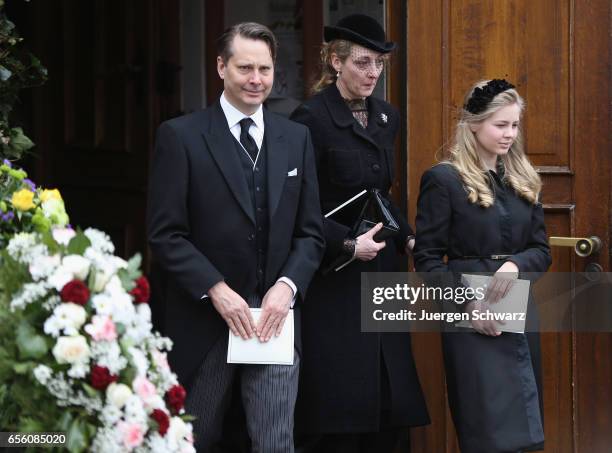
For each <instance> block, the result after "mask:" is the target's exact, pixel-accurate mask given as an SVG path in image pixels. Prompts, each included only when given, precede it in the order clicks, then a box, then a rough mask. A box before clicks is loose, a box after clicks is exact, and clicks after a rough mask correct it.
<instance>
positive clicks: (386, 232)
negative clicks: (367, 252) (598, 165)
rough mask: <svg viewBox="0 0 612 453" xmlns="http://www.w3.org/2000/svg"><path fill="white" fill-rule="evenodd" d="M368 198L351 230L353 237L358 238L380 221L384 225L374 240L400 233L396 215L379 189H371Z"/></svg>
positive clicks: (380, 240) (378, 240)
mask: <svg viewBox="0 0 612 453" xmlns="http://www.w3.org/2000/svg"><path fill="white" fill-rule="evenodd" d="M368 192H369V196H368V199H367V200H366V201H365V203H364V204H363V208H361V214H359V217H358V219H357V222H356V223H355V225H354V226H353V229H352V231H351V237H352V238H356V237H358V236H361V235H362V234H364V233H366V232H367V231H369V230H371V229H372V228H373V227H375V226H376V224H378V223H382V224H383V227H382V228H381V229H380V230H379V231H378V232H377V233H376V234H375V235H374V238H373V239H374V241H376V242H382V241H384V240H386V239H389V238H390V237H393V236H395V235H396V234H397V233H399V230H400V227H399V224H398V223H397V220H395V217H393V215H392V214H391V212H390V211H389V208H388V207H387V205H388V203H389V202H388V201H387V200H386V199H385V198H384V197H383V196H382V195H381V194H380V191H379V190H378V189H370V190H369V191H368Z"/></svg>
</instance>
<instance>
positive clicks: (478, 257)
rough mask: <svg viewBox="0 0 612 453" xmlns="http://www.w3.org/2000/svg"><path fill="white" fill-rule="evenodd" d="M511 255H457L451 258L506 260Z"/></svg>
mask: <svg viewBox="0 0 612 453" xmlns="http://www.w3.org/2000/svg"><path fill="white" fill-rule="evenodd" d="M511 256H512V255H480V256H477V255H472V256H458V257H456V258H451V259H453V260H461V259H466V260H499V261H502V260H507V259H508V258H510V257H511Z"/></svg>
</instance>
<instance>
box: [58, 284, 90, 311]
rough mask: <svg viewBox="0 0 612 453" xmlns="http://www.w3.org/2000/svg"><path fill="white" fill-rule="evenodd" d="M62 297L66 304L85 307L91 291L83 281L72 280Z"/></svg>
mask: <svg viewBox="0 0 612 453" xmlns="http://www.w3.org/2000/svg"><path fill="white" fill-rule="evenodd" d="M60 297H61V298H62V300H63V301H64V302H73V303H75V304H79V305H85V304H86V303H87V301H88V300H89V289H88V288H87V285H86V284H85V283H83V282H82V281H81V280H72V281H70V282H68V283H66V284H65V285H64V287H63V288H62V290H61V291H60Z"/></svg>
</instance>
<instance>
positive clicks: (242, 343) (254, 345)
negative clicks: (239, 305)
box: [227, 308, 294, 365]
mask: <svg viewBox="0 0 612 453" xmlns="http://www.w3.org/2000/svg"><path fill="white" fill-rule="evenodd" d="M251 314H252V315H253V320H254V321H255V323H257V321H258V320H259V316H260V315H261V308H251ZM293 338H294V331H293V310H289V313H288V314H287V319H285V324H284V325H283V330H282V331H281V334H280V335H279V336H278V337H277V336H275V335H272V337H271V338H270V340H268V341H267V342H266V343H261V342H260V341H259V339H258V338H257V337H255V336H254V337H253V338H251V339H250V340H243V339H242V337H239V336H235V335H234V334H233V333H232V332H231V331H230V332H229V341H228V344H227V363H246V364H252V365H293V344H294V343H293Z"/></svg>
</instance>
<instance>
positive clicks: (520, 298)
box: [456, 274, 531, 333]
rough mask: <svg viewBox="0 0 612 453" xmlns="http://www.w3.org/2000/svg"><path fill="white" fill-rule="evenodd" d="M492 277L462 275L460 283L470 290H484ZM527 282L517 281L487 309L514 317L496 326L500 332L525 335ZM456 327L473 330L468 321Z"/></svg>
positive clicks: (528, 282) (459, 323)
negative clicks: (502, 296) (504, 295)
mask: <svg viewBox="0 0 612 453" xmlns="http://www.w3.org/2000/svg"><path fill="white" fill-rule="evenodd" d="M491 279H492V277H489V276H485V275H472V274H463V275H462V276H461V283H463V284H464V285H465V286H466V287H470V288H474V289H476V288H486V287H487V285H488V284H489V283H490V282H491ZM530 283H531V282H530V281H529V280H521V279H517V280H515V281H514V284H513V285H512V287H511V288H510V290H509V291H508V294H506V297H504V298H502V299H500V300H499V301H498V302H497V303H495V304H492V305H489V304H487V308H488V309H489V311H491V312H493V313H499V314H504V315H507V314H509V315H512V316H515V317H516V319H504V322H505V324H498V329H499V330H500V331H502V332H514V333H525V321H526V315H527V304H528V302H529V286H530ZM456 326H458V327H468V328H470V329H473V327H472V323H471V322H470V321H460V322H458V323H457V324H456Z"/></svg>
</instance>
